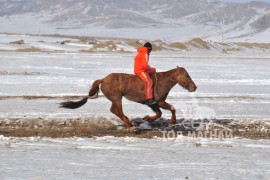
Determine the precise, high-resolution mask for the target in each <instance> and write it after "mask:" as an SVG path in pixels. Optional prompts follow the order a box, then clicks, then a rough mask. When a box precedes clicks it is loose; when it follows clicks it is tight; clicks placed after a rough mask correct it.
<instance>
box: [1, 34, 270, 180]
mask: <svg viewBox="0 0 270 180" xmlns="http://www.w3.org/2000/svg"><path fill="white" fill-rule="evenodd" d="M5 38H6V37H5ZM5 38H4V39H5ZM33 38H34V39H28V40H27V41H28V43H30V44H31V43H35V46H39V47H40V48H44V49H45V48H47V49H50V50H55V49H59V48H60V47H62V48H63V50H65V51H66V50H69V51H70V50H71V51H72V50H74V52H72V53H52V52H35V53H33V52H32V53H31V52H30V53H22V52H0V57H1V58H0V64H1V66H0V118H4V119H9V118H20V119H28V118H42V119H44V120H46V119H50V118H57V119H61V118H64V119H65V118H83V117H97V118H96V119H98V117H106V118H109V119H110V118H112V119H111V121H113V118H116V117H115V116H114V115H113V114H111V112H110V110H109V109H110V103H109V101H108V100H107V99H106V98H105V97H104V96H102V93H101V96H100V97H99V98H98V99H95V100H92V99H91V100H89V102H88V103H87V104H86V105H85V106H83V107H81V108H80V109H77V110H67V109H59V108H58V105H59V103H60V102H62V101H64V99H65V98H66V97H68V96H73V95H74V96H78V95H80V96H85V95H87V93H88V90H89V88H90V86H91V84H92V83H93V82H94V80H96V79H100V78H103V77H104V76H106V75H108V74H109V73H112V72H121V73H130V74H132V73H133V58H134V56H135V52H134V53H129V54H111V53H92V54H84V53H78V52H76V50H77V49H76V48H84V47H85V48H88V46H80V45H78V44H77V43H75V44H73V43H71V44H69V45H65V46H61V45H56V44H55V43H52V42H55V40H56V39H54V38H52V39H50V41H51V42H49V41H46V42H45V43H43V42H39V43H37V39H35V37H33ZM15 39H16V40H18V37H14V40H15ZM24 39H25V38H24ZM58 40H59V39H58ZM3 41H5V42H10V40H9V39H5V40H3ZM5 42H2V41H0V43H1V44H2V45H3V44H5ZM28 43H27V44H26V45H25V46H28V45H29V44H28ZM45 45H46V46H45ZM0 46H1V45H0ZM10 46H11V49H12V48H14V47H16V46H15V45H10ZM6 48H7V49H8V47H6ZM269 60H270V59H269V55H268V54H267V53H264V54H263V53H252V52H250V53H243V52H237V53H234V54H221V53H215V52H208V53H205V52H204V53H203V52H199V53H187V52H186V53H185V52H183V53H179V52H176V53H171V52H153V53H152V55H151V61H150V64H151V65H152V66H153V67H156V68H157V71H167V70H169V69H172V68H175V67H176V66H177V65H178V66H183V67H185V68H186V69H187V71H188V72H189V74H190V76H191V77H192V78H193V80H194V82H195V83H196V84H197V86H198V89H197V92H196V93H189V92H186V91H185V90H184V89H183V88H181V87H179V86H176V87H174V88H173V89H172V91H171V92H170V94H169V96H168V102H169V103H171V104H172V105H174V107H175V109H176V112H177V117H178V118H182V117H183V118H194V119H196V118H217V119H219V118H230V119H253V120H263V119H264V120H269V117H270V116H269V115H270V112H269V105H270V99H269V97H270V96H269V88H270V81H269V78H270V72H269V70H268V68H267V67H269V65H270V64H269V63H270V61H269ZM25 96H29V97H38V96H47V97H48V98H33V99H31V98H25ZM63 97H64V98H63ZM123 107H124V112H125V114H126V115H127V116H128V117H129V118H132V117H144V116H145V115H147V114H151V113H152V112H151V110H150V109H149V108H147V107H146V106H143V105H140V104H136V103H134V102H130V101H127V100H126V99H123ZM162 116H163V117H165V118H169V117H170V112H168V111H163V115H162ZM114 121H116V120H114ZM118 122H119V121H118ZM115 123H117V122H115ZM269 148H270V140H249V139H239V138H228V139H215V138H190V137H184V136H181V135H180V136H178V137H176V138H172V137H171V138H153V139H140V138H131V137H121V138H117V137H111V136H106V137H95V138H78V137H73V138H61V139H53V138H41V137H27V138H26V137H25V138H17V137H5V136H2V135H1V136H0V159H1V161H0V179H104V178H106V179H187V178H188V179H225V180H226V179H269V178H270V173H269V168H270V164H269V161H270V159H269Z"/></svg>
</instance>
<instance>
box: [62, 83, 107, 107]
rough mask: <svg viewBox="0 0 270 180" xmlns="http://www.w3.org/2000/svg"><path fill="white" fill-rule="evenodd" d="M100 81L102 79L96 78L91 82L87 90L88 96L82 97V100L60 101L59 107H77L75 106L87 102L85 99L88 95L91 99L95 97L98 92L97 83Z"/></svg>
mask: <svg viewBox="0 0 270 180" xmlns="http://www.w3.org/2000/svg"><path fill="white" fill-rule="evenodd" d="M102 81H103V80H102V79H100V80H96V81H95V82H94V83H93V85H92V87H91V89H90V91H89V94H88V96H86V97H84V98H83V99H82V100H80V101H66V102H62V103H60V108H68V109H77V108H79V107H81V106H83V105H84V104H85V103H87V100H88V98H89V97H91V98H92V99H94V98H97V97H98V92H99V85H100V84H101V83H102ZM93 96H94V97H93Z"/></svg>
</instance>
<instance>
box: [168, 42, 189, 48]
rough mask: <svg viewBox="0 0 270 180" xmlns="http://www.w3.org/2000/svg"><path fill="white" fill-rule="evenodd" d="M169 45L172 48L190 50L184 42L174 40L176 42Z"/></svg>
mask: <svg viewBox="0 0 270 180" xmlns="http://www.w3.org/2000/svg"><path fill="white" fill-rule="evenodd" d="M169 46H170V47H172V48H177V49H183V50H188V47H187V46H186V45H185V44H184V43H181V42H174V43H171V44H169Z"/></svg>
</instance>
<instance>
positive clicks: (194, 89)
mask: <svg viewBox="0 0 270 180" xmlns="http://www.w3.org/2000/svg"><path fill="white" fill-rule="evenodd" d="M196 89H197V86H196V85H193V86H191V87H190V88H188V91H189V92H195V91H196Z"/></svg>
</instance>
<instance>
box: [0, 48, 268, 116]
mask: <svg viewBox="0 0 270 180" xmlns="http://www.w3.org/2000/svg"><path fill="white" fill-rule="evenodd" d="M0 56H1V59H0V63H1V66H0V72H1V75H0V97H1V100H0V109H1V110H0V117H10V118H11V117H43V118H47V117H48V118H50V117H82V116H83V117H85V116H86V117H87V116H105V117H112V116H113V115H112V114H111V113H110V111H109V109H110V105H111V104H110V102H109V101H108V100H107V99H106V98H105V97H102V96H101V97H99V98H98V99H94V100H89V102H88V103H87V104H86V105H85V106H83V107H82V108H80V109H76V110H67V109H59V108H58V103H60V102H61V101H63V100H64V99H61V98H60V97H63V96H73V95H75V96H77V95H82V96H84V95H87V94H88V91H89V88H90V87H91V84H92V83H93V81H94V80H96V79H101V78H103V77H105V76H106V75H108V74H110V73H113V72H118V73H130V74H132V73H133V58H134V56H135V53H134V54H114V55H113V54H104V53H103V54H82V53H63V54H59V53H57V54H54V53H16V52H15V53H14V52H10V53H7V52H2V53H0ZM269 60H270V59H269V58H267V57H248V56H246V57H240V56H238V57H237V56H231V57H230V56H224V57H222V56H215V55H211V54H207V55H205V56H202V55H201V56H192V55H191V54H187V53H185V54H174V55H172V54H155V53H153V54H152V57H151V62H150V64H151V65H152V66H154V67H156V68H157V71H167V70H170V69H173V68H176V66H183V67H185V68H186V69H187V71H188V72H189V73H190V75H191V77H192V78H193V80H194V82H195V83H196V84H197V86H198V89H197V91H196V92H195V93H189V92H187V91H186V90H184V89H183V88H182V87H180V86H178V85H176V86H175V87H174V88H173V89H172V90H171V92H170V94H169V96H168V102H169V103H171V104H173V105H174V106H175V108H176V111H177V117H178V118H181V117H185V118H231V119H256V120H269V117H270V116H269V115H270V112H269V107H270V106H269V105H270V99H269V97H270V96H269V89H270V72H269V70H268V67H269V65H270V61H269ZM25 96H29V97H32V96H34V97H35V96H37V97H38V96H48V97H51V98H49V99H35V98H33V99H31V98H28V99H27V98H23V97H25ZM123 102H124V105H123V106H124V112H125V113H126V115H127V116H129V117H138V116H139V117H144V116H145V115H146V114H149V113H150V114H151V113H152V112H151V110H150V109H149V108H147V107H145V106H142V105H140V104H136V103H133V102H130V101H127V100H125V99H124V101H123ZM101 107H102V108H101ZM163 116H164V117H168V116H170V112H168V111H164V115H163Z"/></svg>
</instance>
